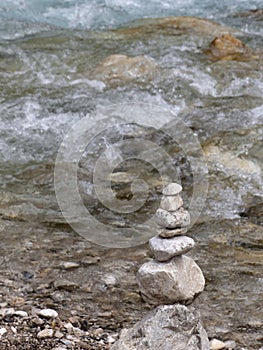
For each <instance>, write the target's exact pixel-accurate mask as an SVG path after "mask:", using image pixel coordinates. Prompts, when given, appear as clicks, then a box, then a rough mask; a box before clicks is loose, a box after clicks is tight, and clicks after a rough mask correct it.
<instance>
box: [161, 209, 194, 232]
mask: <svg viewBox="0 0 263 350" xmlns="http://www.w3.org/2000/svg"><path fill="white" fill-rule="evenodd" d="M155 215H156V220H157V223H158V224H159V225H160V226H161V227H165V228H176V227H187V226H189V225H190V223H191V218H190V214H189V212H188V211H187V210H185V209H184V208H180V209H178V210H177V211H174V212H172V213H171V212H169V211H167V210H164V209H158V210H157V211H156V214H155Z"/></svg>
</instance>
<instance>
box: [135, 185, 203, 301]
mask: <svg viewBox="0 0 263 350" xmlns="http://www.w3.org/2000/svg"><path fill="white" fill-rule="evenodd" d="M181 191H182V187H181V186H180V185H178V184H177V183H170V184H168V185H166V186H165V187H164V188H163V197H162V199H161V203H160V208H159V209H158V210H157V212H156V219H157V223H158V224H159V226H160V227H161V229H160V232H159V234H158V235H157V236H155V237H153V238H151V239H150V241H149V244H150V249H151V251H152V252H153V255H154V258H155V259H153V260H152V261H149V262H147V263H145V264H144V265H142V266H141V267H140V269H139V271H138V275H137V281H138V284H139V289H140V292H141V294H142V297H143V299H144V300H145V301H147V302H148V303H150V304H154V305H160V304H174V303H178V302H180V303H184V304H189V303H190V302H191V301H192V300H193V299H194V297H195V296H196V295H197V294H199V293H200V292H202V291H203V289H204V286H205V279H204V276H203V273H202V271H201V269H200V268H199V266H198V265H197V264H196V263H195V261H194V260H193V259H191V258H189V257H187V256H185V255H184V254H185V253H187V252H188V251H190V250H191V249H193V247H194V245H195V242H194V240H193V239H192V238H190V237H188V236H186V235H185V234H186V232H187V227H188V226H189V225H190V221H191V218H190V214H189V212H188V211H187V210H185V209H184V207H183V200H182V198H181V196H180V192H181Z"/></svg>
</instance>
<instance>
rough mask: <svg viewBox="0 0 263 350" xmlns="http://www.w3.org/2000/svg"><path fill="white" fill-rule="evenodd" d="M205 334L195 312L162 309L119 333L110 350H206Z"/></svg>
mask: <svg viewBox="0 0 263 350" xmlns="http://www.w3.org/2000/svg"><path fill="white" fill-rule="evenodd" d="M209 349H210V346H209V341H208V338H207V334H206V332H205V330H204V328H203V326H202V324H201V321H200V319H199V316H198V315H197V313H196V311H195V310H191V309H190V308H187V307H186V306H183V305H178V304H177V305H163V306H159V307H157V308H156V309H154V310H152V311H151V312H150V313H149V314H148V315H147V316H146V317H145V318H144V319H142V320H141V321H139V322H137V323H136V324H135V325H134V326H133V327H132V328H131V329H123V330H122V331H121V334H120V339H119V340H118V341H117V342H116V343H115V344H114V345H113V346H112V347H111V350H209Z"/></svg>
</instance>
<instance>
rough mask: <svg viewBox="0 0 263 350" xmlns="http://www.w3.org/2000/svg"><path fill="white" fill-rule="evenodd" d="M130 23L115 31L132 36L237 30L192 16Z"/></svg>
mask: <svg viewBox="0 0 263 350" xmlns="http://www.w3.org/2000/svg"><path fill="white" fill-rule="evenodd" d="M129 25H130V26H129V27H128V28H120V29H116V30H114V32H117V33H121V34H125V35H132V36H136V35H143V34H152V33H160V34H162V35H174V34H180V33H184V32H191V33H194V34H198V35H202V36H204V35H208V36H215V35H221V34H224V33H229V32H230V33H231V32H234V31H235V32H237V30H234V29H233V28H230V27H225V26H222V25H221V24H218V23H216V22H213V21H210V20H208V19H204V18H198V17H191V16H178V17H163V18H144V19H140V20H137V21H135V22H133V24H132V25H131V24H130V23H129Z"/></svg>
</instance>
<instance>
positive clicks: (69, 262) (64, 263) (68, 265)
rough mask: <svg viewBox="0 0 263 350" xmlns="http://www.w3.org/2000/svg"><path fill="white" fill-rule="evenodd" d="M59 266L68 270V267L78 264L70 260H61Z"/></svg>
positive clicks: (75, 266) (72, 267)
mask: <svg viewBox="0 0 263 350" xmlns="http://www.w3.org/2000/svg"><path fill="white" fill-rule="evenodd" d="M61 266H62V267H63V268H64V269H66V270H69V269H75V268H77V267H80V264H78V263H75V262H71V261H66V262H63V263H62V264H61Z"/></svg>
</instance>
